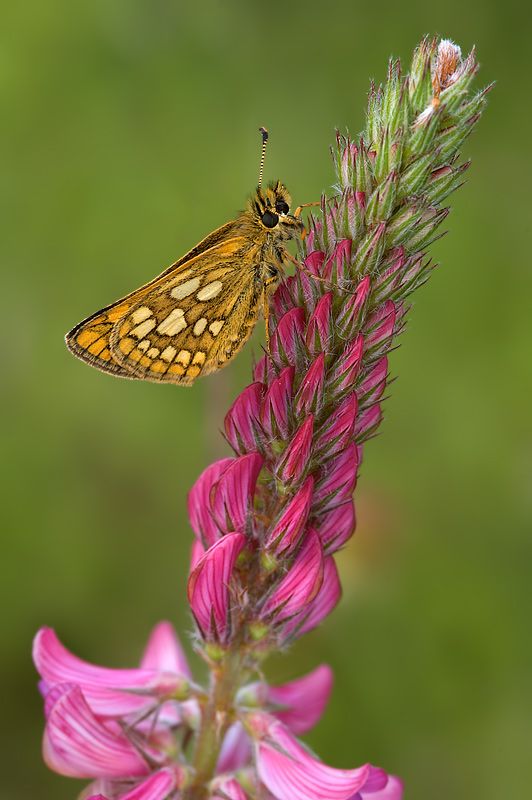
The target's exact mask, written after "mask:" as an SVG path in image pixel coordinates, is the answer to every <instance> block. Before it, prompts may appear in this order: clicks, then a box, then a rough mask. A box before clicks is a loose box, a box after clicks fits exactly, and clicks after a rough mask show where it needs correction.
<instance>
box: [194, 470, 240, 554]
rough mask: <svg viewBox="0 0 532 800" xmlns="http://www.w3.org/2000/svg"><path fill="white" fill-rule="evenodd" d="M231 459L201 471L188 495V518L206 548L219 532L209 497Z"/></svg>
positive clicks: (217, 536) (216, 537)
mask: <svg viewBox="0 0 532 800" xmlns="http://www.w3.org/2000/svg"><path fill="white" fill-rule="evenodd" d="M233 461H234V459H233V458H221V459H220V460H219V461H215V462H214V464H211V465H210V466H208V467H207V469H205V470H203V472H202V473H201V475H200V476H199V478H198V479H197V481H196V483H195V484H194V486H193V487H192V489H191V490H190V492H189V493H188V500H187V503H188V518H189V519H190V524H191V525H192V528H193V530H194V532H195V534H196V536H199V538H200V539H201V540H202V541H203V543H204V544H205V545H206V546H209V545H211V544H213V543H214V542H215V541H216V540H217V539H219V538H220V535H221V532H220V529H219V528H218V526H217V525H216V522H215V521H214V519H213V516H212V510H211V496H212V493H213V489H214V486H215V485H216V483H217V482H218V480H219V479H220V476H221V475H222V474H223V473H224V472H225V470H226V469H227V467H228V466H229V465H230V464H232V463H233Z"/></svg>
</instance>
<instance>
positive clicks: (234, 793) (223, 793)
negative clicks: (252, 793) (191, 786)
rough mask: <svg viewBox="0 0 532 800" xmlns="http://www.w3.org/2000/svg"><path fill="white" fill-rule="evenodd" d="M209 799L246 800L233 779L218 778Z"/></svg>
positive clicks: (240, 788)
mask: <svg viewBox="0 0 532 800" xmlns="http://www.w3.org/2000/svg"><path fill="white" fill-rule="evenodd" d="M209 797H213V798H219V799H220V800H247V797H248V796H247V794H246V793H245V791H244V790H243V789H242V787H241V785H240V784H239V783H238V781H235V779H234V778H219V779H218V780H216V781H215V784H214V786H213V794H210V795H209Z"/></svg>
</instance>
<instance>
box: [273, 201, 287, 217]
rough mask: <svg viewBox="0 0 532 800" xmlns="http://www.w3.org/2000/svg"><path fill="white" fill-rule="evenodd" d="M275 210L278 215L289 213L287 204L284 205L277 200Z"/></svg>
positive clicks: (283, 202)
mask: <svg viewBox="0 0 532 800" xmlns="http://www.w3.org/2000/svg"><path fill="white" fill-rule="evenodd" d="M275 210H276V211H278V212H279V214H288V212H289V211H290V206H289V205H288V203H285V201H284V200H278V201H277V203H276V204H275Z"/></svg>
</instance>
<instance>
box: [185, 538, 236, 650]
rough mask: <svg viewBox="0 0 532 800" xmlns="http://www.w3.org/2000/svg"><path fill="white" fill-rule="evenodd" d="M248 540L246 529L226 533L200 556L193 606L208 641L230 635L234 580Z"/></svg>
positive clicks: (191, 584)
mask: <svg viewBox="0 0 532 800" xmlns="http://www.w3.org/2000/svg"><path fill="white" fill-rule="evenodd" d="M246 541H247V539H246V536H244V534H243V533H228V534H226V535H225V536H223V537H222V538H221V539H219V540H218V541H217V542H215V543H214V544H213V545H212V547H210V548H209V549H208V550H207V552H206V553H205V555H204V556H202V558H200V560H199V561H198V563H197V565H196V567H195V568H194V570H193V572H192V573H191V574H190V577H189V579H188V587H187V594H188V600H189V603H190V607H191V609H192V613H193V614H194V618H195V619H196V622H197V623H198V627H199V628H200V630H201V632H202V635H203V637H204V638H205V639H207V640H208V641H211V640H213V639H214V640H216V641H220V642H225V641H226V640H227V639H228V637H229V634H230V617H229V605H230V582H231V577H232V574H233V569H234V566H235V563H236V560H237V558H238V556H239V555H240V553H241V552H242V550H243V549H244V547H245V545H246Z"/></svg>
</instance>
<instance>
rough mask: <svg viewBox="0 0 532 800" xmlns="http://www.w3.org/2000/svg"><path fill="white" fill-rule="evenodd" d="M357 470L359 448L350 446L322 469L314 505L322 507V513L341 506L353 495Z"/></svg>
mask: <svg viewBox="0 0 532 800" xmlns="http://www.w3.org/2000/svg"><path fill="white" fill-rule="evenodd" d="M355 430H356V428H355ZM357 470H358V452H357V448H356V446H355V445H354V444H350V445H348V447H346V448H345V449H344V450H343V451H342V452H341V453H340V454H339V455H338V456H335V457H334V458H332V459H330V460H329V461H327V462H326V464H325V465H324V466H323V467H322V471H321V475H320V479H319V480H318V481H317V483H316V490H315V492H314V503H315V504H316V505H320V506H321V510H322V511H325V510H328V509H331V508H336V507H337V506H339V505H341V503H342V502H343V501H344V500H346V499H348V498H350V497H351V495H352V493H353V489H354V488H355V484H356V479H357Z"/></svg>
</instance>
